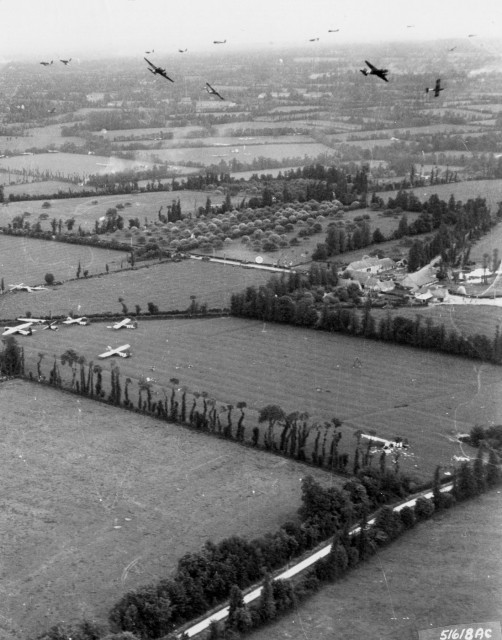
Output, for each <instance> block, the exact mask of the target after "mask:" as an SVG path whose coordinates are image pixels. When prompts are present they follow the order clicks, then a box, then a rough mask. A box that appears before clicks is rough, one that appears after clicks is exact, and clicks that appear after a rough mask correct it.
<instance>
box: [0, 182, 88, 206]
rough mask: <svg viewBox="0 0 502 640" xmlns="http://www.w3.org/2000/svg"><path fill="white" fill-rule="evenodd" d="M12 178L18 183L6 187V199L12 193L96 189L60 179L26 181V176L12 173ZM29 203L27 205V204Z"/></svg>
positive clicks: (36, 194) (25, 203)
mask: <svg viewBox="0 0 502 640" xmlns="http://www.w3.org/2000/svg"><path fill="white" fill-rule="evenodd" d="M10 177H11V180H12V179H13V178H14V180H18V179H19V182H18V184H9V185H7V186H6V187H5V188H4V195H5V199H6V200H7V199H8V198H9V196H10V194H11V193H12V194H13V195H15V196H18V195H25V194H26V195H29V196H44V195H52V194H53V193H59V192H60V191H63V192H67V193H72V192H80V191H88V192H89V193H92V192H93V191H94V188H93V187H88V186H85V185H83V186H80V185H76V184H74V183H72V182H63V181H58V180H44V181H40V182H38V181H37V182H35V181H33V182H24V181H23V180H24V178H22V177H21V176H20V175H18V174H12V175H11V176H10ZM23 204H24V205H25V207H24V209H26V208H27V206H28V207H29V206H31V203H27V202H23ZM26 205H27V206H26Z"/></svg>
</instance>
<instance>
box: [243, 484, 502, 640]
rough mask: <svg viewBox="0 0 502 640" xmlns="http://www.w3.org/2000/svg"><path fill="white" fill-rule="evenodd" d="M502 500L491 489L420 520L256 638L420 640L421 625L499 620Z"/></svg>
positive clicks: (286, 639)
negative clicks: (432, 516)
mask: <svg viewBox="0 0 502 640" xmlns="http://www.w3.org/2000/svg"><path fill="white" fill-rule="evenodd" d="M501 498H502V495H501V492H500V491H491V492H490V493H488V494H484V495H483V496H482V497H481V498H476V499H475V500H470V501H469V502H466V503H464V504H462V505H460V506H457V507H455V508H454V509H451V510H449V511H447V512H444V513H442V514H441V515H439V516H436V517H434V518H433V519H432V520H429V521H428V522H426V523H423V524H419V525H418V526H417V527H416V528H415V529H413V530H412V531H410V532H408V533H406V534H405V535H404V536H403V537H402V538H400V539H399V540H397V541H395V542H393V543H392V544H391V545H390V546H389V547H387V548H384V549H380V550H379V551H378V552H377V555H376V556H374V557H373V558H371V559H370V560H369V561H368V562H366V563H364V564H362V565H360V566H359V567H358V568H357V569H355V570H354V571H352V572H351V573H350V574H349V575H348V576H346V577H345V578H344V579H343V580H341V581H339V582H337V583H335V584H332V585H323V587H322V589H321V590H320V591H319V592H318V593H317V594H315V595H314V596H312V597H311V598H309V599H308V600H307V601H306V602H304V603H302V604H301V605H300V606H299V607H298V608H297V609H295V611H294V612H293V613H290V614H288V615H286V616H282V617H281V618H280V620H279V621H278V622H275V623H274V624H273V625H269V626H267V627H264V628H263V630H260V631H257V632H255V633H252V634H251V635H250V636H249V637H250V638H251V639H252V640H269V638H274V639H275V640H304V639H305V638H312V639H314V638H315V640H332V639H333V638H335V637H340V638H344V640H361V638H382V639H383V638H385V640H416V638H417V637H418V631H420V630H425V629H431V628H434V627H441V626H449V625H460V624H472V623H476V622H484V621H487V620H499V619H500V602H501V601H502V548H501V545H500V528H501V527H502V508H501V507H502V500H501ZM361 603H364V605H363V606H361ZM473 626H474V625H473ZM438 637H439V635H438Z"/></svg>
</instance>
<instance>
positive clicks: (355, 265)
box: [347, 256, 396, 274]
mask: <svg viewBox="0 0 502 640" xmlns="http://www.w3.org/2000/svg"><path fill="white" fill-rule="evenodd" d="M395 266H396V263H395V262H394V260H392V259H391V258H372V257H370V256H363V258H362V260H356V261H355V262H351V263H350V264H349V265H348V267H347V271H362V272H365V273H371V274H375V273H381V272H382V271H390V270H392V269H394V267H395Z"/></svg>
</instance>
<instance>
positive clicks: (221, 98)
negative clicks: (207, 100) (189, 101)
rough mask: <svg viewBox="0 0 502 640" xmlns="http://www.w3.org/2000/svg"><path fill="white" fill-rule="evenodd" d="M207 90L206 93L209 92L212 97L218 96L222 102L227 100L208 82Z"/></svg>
mask: <svg viewBox="0 0 502 640" xmlns="http://www.w3.org/2000/svg"><path fill="white" fill-rule="evenodd" d="M205 89H206V91H207V92H208V93H209V94H211V95H213V96H218V98H219V99H220V100H225V98H224V97H223V96H222V95H220V94H219V93H218V92H217V91H216V89H214V88H213V87H212V86H211V85H210V84H209V82H206V87H205Z"/></svg>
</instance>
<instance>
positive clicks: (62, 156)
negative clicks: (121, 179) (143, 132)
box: [0, 153, 149, 178]
mask: <svg viewBox="0 0 502 640" xmlns="http://www.w3.org/2000/svg"><path fill="white" fill-rule="evenodd" d="M144 164H147V165H148V164H149V163H148V162H147V161H141V163H140V162H138V161H136V160H123V159H122V158H114V157H107V156H96V155H82V154H78V153H37V154H34V155H28V156H12V157H10V158H0V167H2V168H4V169H6V170H9V169H10V170H17V171H29V172H30V171H31V172H32V173H34V172H44V171H52V172H54V173H59V174H61V175H63V176H64V177H67V176H68V177H73V176H80V177H81V178H84V177H86V176H89V175H92V174H104V173H114V172H116V171H126V170H131V169H139V168H141V167H142V165H144Z"/></svg>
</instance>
